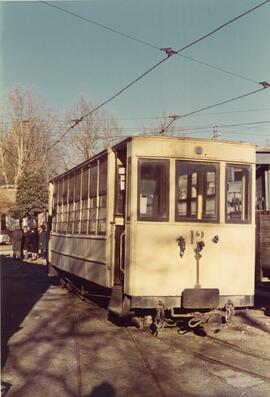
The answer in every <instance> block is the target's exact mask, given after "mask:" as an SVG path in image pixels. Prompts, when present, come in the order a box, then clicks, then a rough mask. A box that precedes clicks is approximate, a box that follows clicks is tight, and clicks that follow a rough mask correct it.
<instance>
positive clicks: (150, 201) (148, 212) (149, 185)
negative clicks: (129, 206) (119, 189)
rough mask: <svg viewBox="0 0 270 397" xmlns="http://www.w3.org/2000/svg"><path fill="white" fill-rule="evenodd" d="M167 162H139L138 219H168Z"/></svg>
mask: <svg viewBox="0 0 270 397" xmlns="http://www.w3.org/2000/svg"><path fill="white" fill-rule="evenodd" d="M168 179H169V161H168V160H142V159H140V160H139V186H138V218H139V219H140V220H144V219H145V220H153V221H155V220H167V219H168V196H169V194H168V190H169V184H168Z"/></svg>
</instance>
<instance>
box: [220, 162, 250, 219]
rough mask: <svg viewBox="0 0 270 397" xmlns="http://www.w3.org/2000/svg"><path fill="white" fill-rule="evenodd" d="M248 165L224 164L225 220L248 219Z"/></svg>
mask: <svg viewBox="0 0 270 397" xmlns="http://www.w3.org/2000/svg"><path fill="white" fill-rule="evenodd" d="M250 172H251V170H250V166H242V165H236V164H226V222H228V223H231V222H237V223H239V222H240V223H241V222H248V221H249V220H250V187H249V186H250Z"/></svg>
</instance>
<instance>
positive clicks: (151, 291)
mask: <svg viewBox="0 0 270 397" xmlns="http://www.w3.org/2000/svg"><path fill="white" fill-rule="evenodd" d="M50 214H51V216H52V230H51V234H50V242H49V262H50V266H51V267H53V268H54V269H56V270H57V271H58V272H60V273H61V272H63V273H64V274H65V275H68V274H72V275H75V276H78V280H81V282H83V281H84V280H88V281H91V282H92V283H94V284H95V285H99V286H101V287H104V288H105V289H106V291H109V293H110V296H111V297H110V302H109V310H110V311H112V312H115V313H117V314H119V315H124V314H126V313H128V312H130V311H133V312H135V313H136V311H139V310H141V309H148V310H151V309H158V310H159V311H160V310H161V311H164V309H165V310H170V312H171V315H172V316H174V315H175V316H177V315H178V314H177V313H181V310H182V311H184V312H185V313H187V312H189V311H190V312H194V311H198V310H199V309H203V310H204V311H207V310H210V309H217V308H220V309H222V308H224V307H226V305H230V306H234V307H246V306H252V305H253V298H254V272H255V145H252V144H247V143H242V142H241V143H240V142H232V141H216V140H210V139H193V138H186V137H181V138H176V137H167V136H134V137H130V138H128V139H126V140H124V141H122V142H120V143H119V144H117V145H115V146H113V147H111V148H109V149H108V150H106V151H103V152H101V153H100V154H98V155H96V156H95V157H93V158H92V159H90V160H88V161H86V162H84V163H83V164H81V165H79V166H77V167H75V168H73V169H72V170H70V171H68V172H66V173H64V174H63V175H60V176H58V177H56V178H54V179H53V180H52V181H51V183H50ZM180 309H181V310H180ZM159 314H160V312H159ZM179 315H181V314H179Z"/></svg>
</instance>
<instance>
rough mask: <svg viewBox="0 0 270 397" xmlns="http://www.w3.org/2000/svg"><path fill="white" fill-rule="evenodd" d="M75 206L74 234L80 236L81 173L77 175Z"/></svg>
mask: <svg viewBox="0 0 270 397" xmlns="http://www.w3.org/2000/svg"><path fill="white" fill-rule="evenodd" d="M74 199H75V204H74V233H75V234H78V233H79V231H80V230H79V229H80V209H81V203H80V199H81V171H78V172H77V173H76V174H75V197H74Z"/></svg>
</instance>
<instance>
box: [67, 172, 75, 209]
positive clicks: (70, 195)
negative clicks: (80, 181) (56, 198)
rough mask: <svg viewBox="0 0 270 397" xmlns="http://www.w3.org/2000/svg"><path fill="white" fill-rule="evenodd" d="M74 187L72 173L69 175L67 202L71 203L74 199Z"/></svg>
mask: <svg viewBox="0 0 270 397" xmlns="http://www.w3.org/2000/svg"><path fill="white" fill-rule="evenodd" d="M74 187H75V177H74V174H72V175H70V177H69V189H68V190H69V195H68V202H69V203H72V202H73V201H74Z"/></svg>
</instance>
